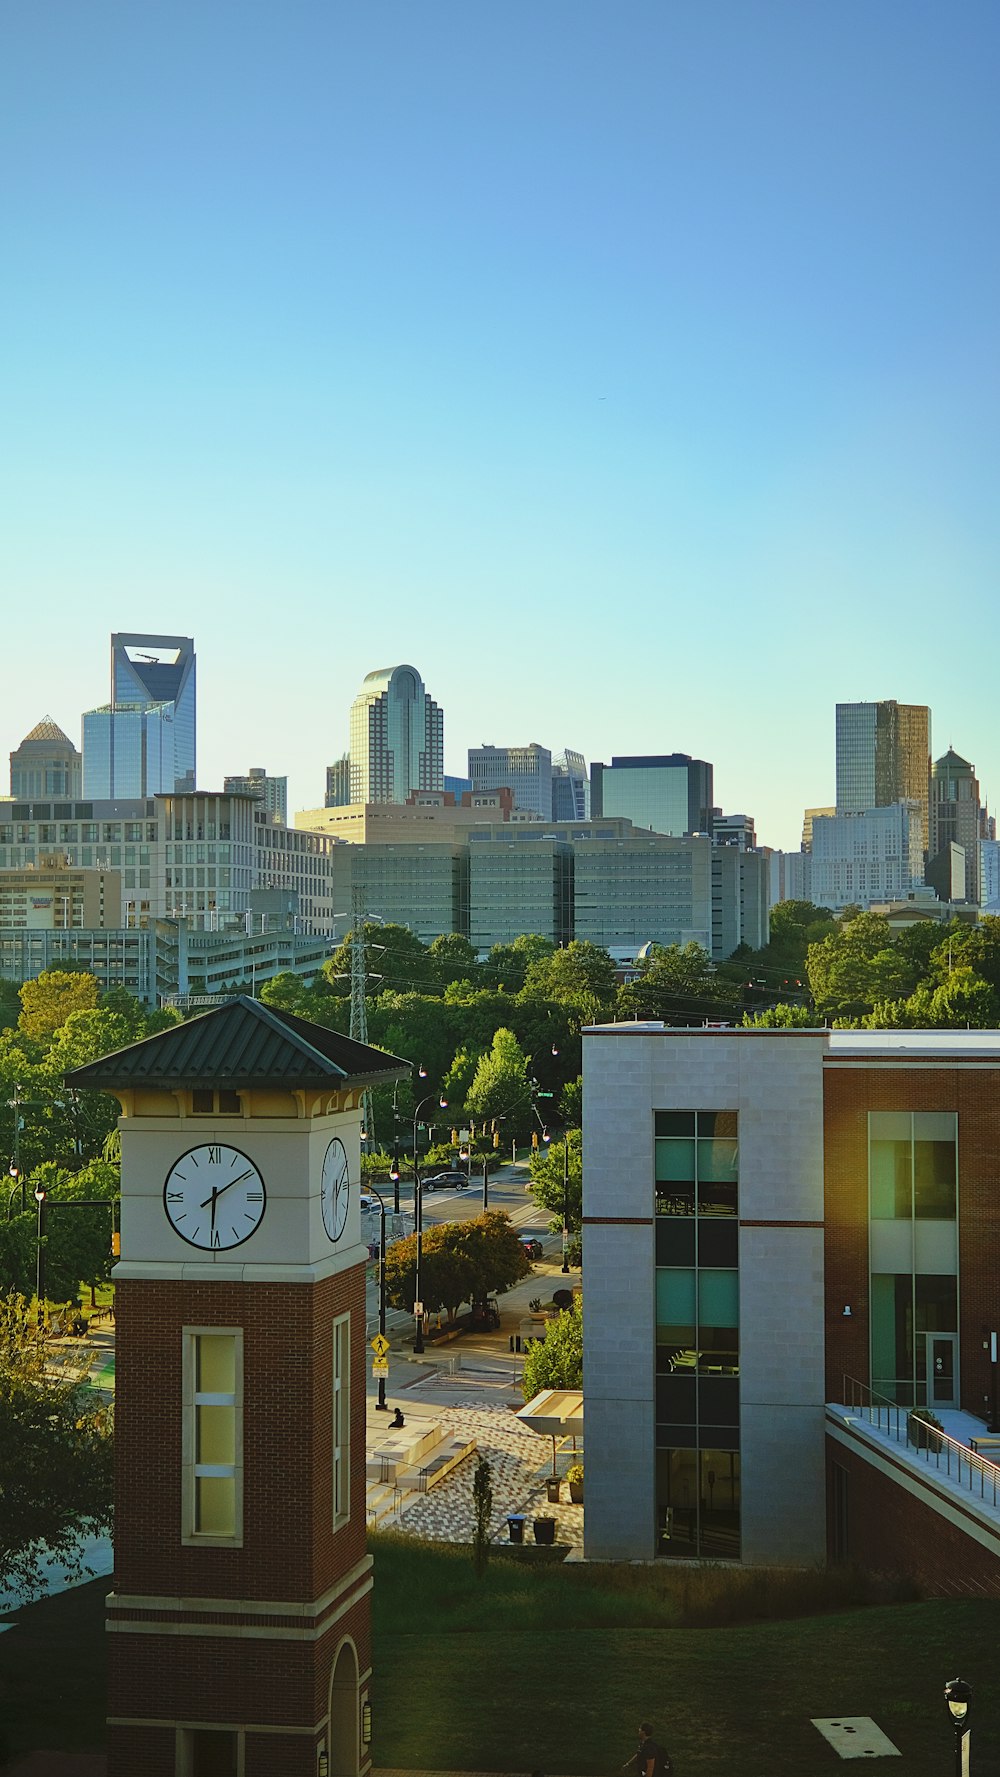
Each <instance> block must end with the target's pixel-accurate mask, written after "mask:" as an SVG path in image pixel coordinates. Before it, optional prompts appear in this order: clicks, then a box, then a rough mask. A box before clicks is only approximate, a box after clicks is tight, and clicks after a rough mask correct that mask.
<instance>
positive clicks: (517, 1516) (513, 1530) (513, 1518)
mask: <svg viewBox="0 0 1000 1777" xmlns="http://www.w3.org/2000/svg"><path fill="white" fill-rule="evenodd" d="M507 1534H508V1536H509V1537H510V1540H511V1542H512V1543H523V1541H524V1513H523V1512H511V1514H510V1516H509V1518H508V1519H507Z"/></svg>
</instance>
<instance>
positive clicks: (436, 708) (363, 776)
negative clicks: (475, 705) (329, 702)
mask: <svg viewBox="0 0 1000 1777" xmlns="http://www.w3.org/2000/svg"><path fill="white" fill-rule="evenodd" d="M443 788H444V711H443V710H442V709H441V707H440V705H439V704H436V703H435V702H434V699H433V697H431V696H430V694H429V692H428V691H427V690H426V689H425V687H424V681H423V679H422V678H421V677H420V674H419V673H418V672H417V670H416V667H413V666H392V667H383V668H382V670H381V671H380V672H374V673H369V674H368V675H367V677H366V678H365V680H364V683H363V684H362V687H361V690H360V691H359V692H358V695H357V697H356V698H355V699H354V702H353V704H352V705H351V801H352V802H405V801H406V798H407V797H408V796H409V794H410V792H411V791H412V790H441V789H443Z"/></svg>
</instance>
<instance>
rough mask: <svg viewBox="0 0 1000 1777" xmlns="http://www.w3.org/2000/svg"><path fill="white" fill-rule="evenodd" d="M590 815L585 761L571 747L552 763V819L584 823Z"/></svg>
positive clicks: (588, 782) (558, 755)
mask: <svg viewBox="0 0 1000 1777" xmlns="http://www.w3.org/2000/svg"><path fill="white" fill-rule="evenodd" d="M589 813H590V779H589V777H588V776H587V761H586V759H585V758H584V756H583V754H582V753H575V752H574V751H573V749H572V748H571V747H567V748H566V749H565V751H564V752H562V753H558V754H557V755H556V757H555V758H554V759H553V761H552V819H553V820H554V821H585V820H586V819H587V816H588V815H589Z"/></svg>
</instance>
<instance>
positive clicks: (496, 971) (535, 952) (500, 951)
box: [483, 932, 555, 993]
mask: <svg viewBox="0 0 1000 1777" xmlns="http://www.w3.org/2000/svg"><path fill="white" fill-rule="evenodd" d="M554 950H555V945H554V944H553V942H552V940H551V938H543V937H541V935H540V934H539V933H538V932H525V933H524V934H523V935H522V936H521V937H519V938H515V939H514V941H513V943H512V944H494V946H493V948H492V950H490V951H489V953H488V955H487V958H486V962H485V964H484V965H483V973H484V975H485V977H486V979H487V980H488V981H490V982H492V983H493V984H494V985H495V986H496V987H497V989H498V990H499V991H501V992H507V993H520V991H521V989H522V987H523V986H524V981H525V976H526V975H527V972H528V970H529V968H530V967H531V965H532V963H536V962H539V961H540V960H541V959H542V958H543V957H547V956H551V955H552V953H553V951H554Z"/></svg>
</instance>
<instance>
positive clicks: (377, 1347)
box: [371, 1333, 389, 1363]
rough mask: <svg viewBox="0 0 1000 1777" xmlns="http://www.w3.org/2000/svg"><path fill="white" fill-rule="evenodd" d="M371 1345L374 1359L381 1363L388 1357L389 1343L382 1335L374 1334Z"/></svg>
mask: <svg viewBox="0 0 1000 1777" xmlns="http://www.w3.org/2000/svg"><path fill="white" fill-rule="evenodd" d="M371 1344H372V1350H373V1351H374V1353H375V1356H376V1358H377V1359H378V1360H379V1362H380V1363H381V1362H382V1361H383V1360H384V1359H385V1358H387V1357H388V1355H389V1341H388V1339H387V1338H386V1336H385V1334H384V1333H376V1334H375V1337H374V1339H373V1340H372V1342H371Z"/></svg>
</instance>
